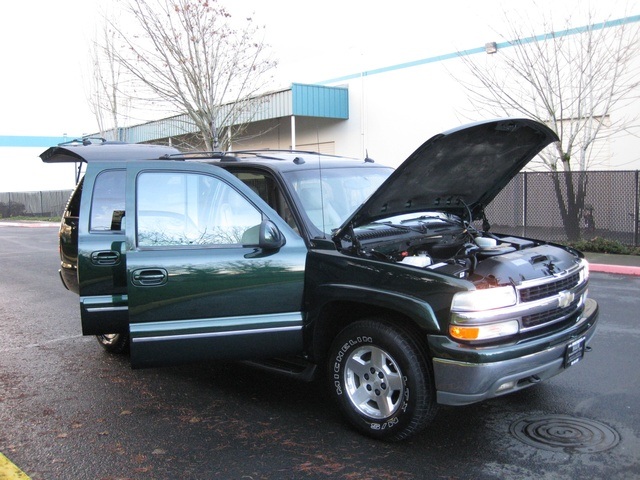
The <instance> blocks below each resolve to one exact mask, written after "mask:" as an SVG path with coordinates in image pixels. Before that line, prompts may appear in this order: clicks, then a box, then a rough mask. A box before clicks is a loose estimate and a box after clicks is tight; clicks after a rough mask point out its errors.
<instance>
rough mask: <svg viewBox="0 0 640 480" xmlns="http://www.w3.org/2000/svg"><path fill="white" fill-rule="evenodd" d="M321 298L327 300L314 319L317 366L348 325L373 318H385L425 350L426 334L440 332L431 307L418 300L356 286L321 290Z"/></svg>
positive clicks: (319, 307) (314, 351) (314, 344)
mask: <svg viewBox="0 0 640 480" xmlns="http://www.w3.org/2000/svg"><path fill="white" fill-rule="evenodd" d="M318 296H319V297H321V298H325V299H326V301H324V302H323V303H322V304H321V305H320V306H318V308H317V309H315V312H314V314H313V315H312V318H313V320H312V323H311V325H312V332H310V333H311V335H312V337H311V338H312V339H313V344H312V346H311V349H312V355H313V357H314V359H315V360H316V361H317V362H320V361H322V360H323V359H324V357H325V355H326V353H327V351H328V350H329V347H330V346H331V343H332V342H333V339H334V338H335V337H336V336H337V335H338V333H339V332H340V331H341V330H342V329H344V328H345V327H346V326H347V325H349V324H351V323H354V322H356V321H358V320H362V319H364V318H370V317H374V316H375V317H382V318H384V319H386V320H388V321H389V322H390V323H392V324H393V325H395V326H398V327H400V328H402V329H403V330H405V331H407V332H408V333H410V334H412V337H414V338H415V339H416V340H418V342H417V343H419V344H420V346H421V347H422V348H423V349H424V350H425V353H426V352H427V350H428V347H427V334H429V333H437V332H439V331H440V326H439V324H438V321H437V318H436V315H435V313H434V311H433V309H432V308H431V306H430V305H429V304H428V303H426V302H424V301H422V300H420V299H417V298H415V297H409V296H406V295H401V294H398V293H393V292H384V291H380V290H372V289H359V288H354V287H353V286H343V288H338V287H337V286H333V287H331V288H322V289H320V291H319V292H318Z"/></svg>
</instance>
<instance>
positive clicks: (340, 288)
mask: <svg viewBox="0 0 640 480" xmlns="http://www.w3.org/2000/svg"><path fill="white" fill-rule="evenodd" d="M316 292H317V298H321V299H322V301H321V302H320V303H319V304H318V305H317V306H316V307H317V308H316V310H317V311H318V312H320V311H322V310H324V309H325V308H326V307H327V305H328V304H331V303H334V302H349V303H355V304H362V305H363V306H364V305H366V306H367V307H376V308H382V309H385V310H390V311H394V312H397V313H400V314H402V315H404V316H405V317H408V318H409V319H411V320H412V321H413V322H414V323H415V324H416V325H417V326H418V327H420V328H421V329H424V330H426V331H428V332H429V333H439V332H440V331H441V328H440V325H439V324H438V321H437V318H436V315H435V313H434V311H433V309H432V308H431V306H430V305H429V304H428V303H427V302H425V301H424V300H421V299H419V298H415V297H412V296H410V295H406V294H402V293H398V292H389V291H386V290H381V289H377V288H372V287H364V286H360V285H346V284H339V283H333V284H326V285H320V286H318V287H317V290H316Z"/></svg>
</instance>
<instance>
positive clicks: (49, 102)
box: [0, 0, 640, 137]
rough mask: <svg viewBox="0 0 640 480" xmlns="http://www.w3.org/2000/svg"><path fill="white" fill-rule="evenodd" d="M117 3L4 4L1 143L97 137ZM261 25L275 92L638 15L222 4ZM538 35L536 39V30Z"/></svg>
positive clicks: (570, 8)
mask: <svg viewBox="0 0 640 480" xmlns="http://www.w3.org/2000/svg"><path fill="white" fill-rule="evenodd" d="M115 1H116V0H31V1H24V2H20V1H11V2H3V4H2V7H1V8H2V13H1V14H0V64H1V65H2V73H1V74H0V108H1V111H2V115H1V116H0V136H5V135H33V136H40V135H41V136H62V135H65V134H66V135H68V136H71V137H74V136H80V135H83V134H86V133H92V132H95V131H96V130H97V124H96V121H95V117H94V116H93V114H92V113H91V111H90V109H89V106H88V102H87V93H86V92H87V87H86V84H87V79H88V77H89V75H88V74H87V73H86V72H87V71H88V57H89V53H88V52H89V49H90V45H91V41H92V39H93V38H95V32H96V30H97V28H98V25H99V23H100V19H101V17H100V13H99V11H100V8H104V7H105V6H110V5H112V4H114V5H115V4H116V3H115ZM220 1H221V3H222V4H223V5H225V6H226V8H227V9H228V10H229V11H230V13H231V14H232V17H233V18H234V19H236V20H238V21H241V20H242V19H244V18H246V17H247V16H252V18H253V20H254V22H255V23H256V24H258V25H264V27H265V29H264V41H265V42H266V43H268V44H269V45H270V46H271V52H272V56H273V58H275V59H277V60H278V62H279V66H278V69H277V71H276V78H275V81H274V88H279V87H287V86H289V85H290V84H291V83H292V82H301V83H313V82H320V81H324V80H328V79H331V78H336V77H340V76H344V75H348V74H353V73H358V72H360V71H366V70H370V69H373V68H379V67H384V66H389V65H393V64H397V63H401V62H405V61H411V60H418V59H421V58H427V57H430V56H434V55H441V54H447V53H451V52H454V51H457V50H464V49H468V48H475V47H480V46H483V45H484V44H485V43H487V42H491V41H501V40H504V38H501V37H500V34H499V33H498V32H501V31H504V24H505V18H508V19H510V21H514V19H515V20H516V21H517V19H518V18H520V17H523V16H524V17H527V18H529V17H532V16H534V17H535V16H536V15H540V14H541V12H549V11H553V12H554V14H553V15H554V17H555V18H560V19H565V18H568V17H569V16H572V17H573V22H574V24H575V26H582V25H584V24H585V23H586V22H587V19H586V17H585V16H584V15H585V12H586V11H587V10H589V7H590V6H594V5H595V6H596V7H597V8H598V9H601V10H600V13H599V18H598V19H597V20H599V21H601V20H604V19H607V18H609V19H612V18H620V17H624V16H627V15H633V14H638V13H640V9H639V8H638V2H639V1H640V0H630V1H622V0H613V1H604V0H591V1H583V0H553V1H551V0H537V1H527V2H524V1H509V0H481V1H479V0H454V1H444V2H431V1H424V0H412V1H405V0H395V1H389V0H322V1H310V0H307V1H304V0H269V1H265V0H220ZM537 33H541V32H537Z"/></svg>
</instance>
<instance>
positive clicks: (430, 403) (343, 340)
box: [328, 319, 437, 441]
mask: <svg viewBox="0 0 640 480" xmlns="http://www.w3.org/2000/svg"><path fill="white" fill-rule="evenodd" d="M328 363H329V377H330V385H329V387H330V391H331V394H332V396H333V397H334V399H335V401H336V402H337V404H338V406H339V408H340V410H341V411H342V413H343V414H344V416H345V417H346V418H347V420H349V422H350V423H351V424H352V425H353V426H354V427H356V429H358V430H359V431H361V432H362V433H364V434H366V435H368V436H371V437H373V438H377V439H382V440H390V441H398V440H403V439H405V438H407V437H409V436H410V435H413V434H415V433H417V432H419V431H420V430H422V429H423V428H424V427H426V425H427V424H428V423H430V422H431V421H432V420H433V418H434V417H435V414H436V410H437V405H436V401H435V393H434V387H433V383H432V380H431V373H430V370H429V367H428V364H427V362H426V359H425V355H424V354H423V353H422V351H421V349H420V348H419V347H418V345H417V344H416V342H415V341H413V340H412V338H411V337H410V336H409V334H407V333H406V332H405V331H404V330H402V329H400V328H398V327H397V326H394V325H392V324H391V323H387V322H386V321H384V320H382V319H369V320H363V321H358V322H355V323H353V324H351V325H349V326H347V327H346V328H345V329H344V330H342V332H340V333H339V334H338V336H337V337H336V338H335V340H334V342H333V345H332V346H331V350H330V351H329V362H328Z"/></svg>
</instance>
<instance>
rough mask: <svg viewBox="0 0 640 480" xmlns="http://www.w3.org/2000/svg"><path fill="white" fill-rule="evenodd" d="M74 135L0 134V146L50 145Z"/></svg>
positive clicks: (65, 140)
mask: <svg viewBox="0 0 640 480" xmlns="http://www.w3.org/2000/svg"><path fill="white" fill-rule="evenodd" d="M73 138H74V137H42V136H27V135H0V147H51V146H52V145H58V144H59V143H63V142H68V141H69V140H72V139H73Z"/></svg>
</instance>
